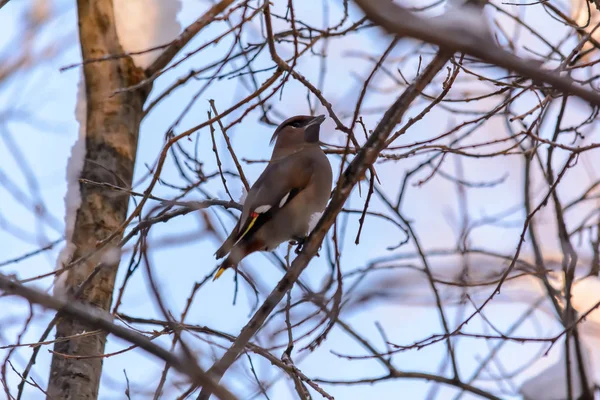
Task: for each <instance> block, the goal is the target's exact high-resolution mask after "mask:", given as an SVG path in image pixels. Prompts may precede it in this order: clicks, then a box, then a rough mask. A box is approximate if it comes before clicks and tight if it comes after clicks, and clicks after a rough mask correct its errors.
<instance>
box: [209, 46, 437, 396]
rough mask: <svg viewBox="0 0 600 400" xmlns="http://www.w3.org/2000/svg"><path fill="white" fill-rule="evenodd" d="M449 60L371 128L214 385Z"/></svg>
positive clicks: (218, 367) (218, 368)
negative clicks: (419, 97)
mask: <svg viewBox="0 0 600 400" xmlns="http://www.w3.org/2000/svg"><path fill="white" fill-rule="evenodd" d="M448 60H449V54H448V53H446V52H443V51H439V52H438V53H437V54H436V56H435V58H434V59H433V60H432V62H431V64H429V66H428V67H427V68H426V69H425V71H423V73H422V74H421V75H419V77H418V78H417V81H415V83H413V84H412V85H410V86H409V87H408V88H406V90H405V91H404V92H403V93H402V95H400V97H399V98H398V99H397V100H396V102H395V103H394V104H393V105H392V106H391V107H390V108H389V109H388V110H387V111H386V113H385V114H384V116H383V118H382V119H381V121H380V122H379V124H378V125H377V127H376V128H375V131H374V132H373V134H372V135H371V136H370V137H369V139H368V140H367V142H366V143H365V145H364V146H363V147H362V148H361V149H360V151H359V152H358V153H357V155H356V157H355V158H354V159H353V160H352V162H351V163H350V165H349V166H348V167H347V168H346V170H345V171H344V173H343V174H342V176H341V177H340V179H339V181H338V184H337V187H336V189H335V191H334V194H333V198H332V199H331V202H330V203H329V206H328V207H327V209H326V210H325V212H324V214H323V216H322V217H321V219H320V220H319V222H318V224H317V226H316V227H315V229H314V230H313V232H312V233H311V234H310V236H309V237H308V238H307V240H306V242H305V243H304V246H303V248H302V251H301V252H300V254H299V255H298V257H296V259H295V260H294V262H293V263H292V265H291V267H290V268H289V269H288V271H287V273H286V274H285V275H284V276H283V278H282V279H281V280H280V281H279V283H278V284H277V286H276V287H275V289H273V291H272V292H271V293H270V294H269V296H268V297H267V299H266V300H265V302H264V303H263V304H262V305H261V306H260V308H259V309H258V310H257V311H256V313H255V314H254V315H253V316H252V318H251V319H250V321H249V322H248V323H247V324H246V326H245V327H244V328H243V329H242V331H241V332H240V334H239V336H238V337H237V339H236V340H235V342H234V343H233V345H232V346H231V347H230V348H229V349H228V350H227V352H225V354H224V355H223V357H222V358H221V359H220V360H219V361H217V362H216V363H215V364H214V365H213V366H212V367H211V368H210V370H209V371H208V372H209V373H211V374H212V376H213V378H214V379H215V381H219V380H220V379H221V377H222V376H223V375H224V374H225V371H227V369H228V368H229V367H230V366H231V364H233V362H234V361H235V360H236V358H237V357H238V356H239V355H240V353H241V352H242V351H243V350H244V348H245V347H246V345H247V344H248V342H249V341H250V339H251V338H252V337H253V336H254V334H255V333H256V332H257V331H258V330H259V329H260V328H261V327H262V325H263V324H264V322H265V320H266V319H267V317H268V316H269V315H270V314H271V312H273V310H274V309H275V307H276V306H277V304H278V303H279V302H280V301H281V299H282V298H283V296H285V294H286V293H287V291H288V290H290V289H291V288H292V286H293V285H294V283H295V282H296V280H297V279H298V277H299V276H300V274H301V273H302V272H303V271H304V269H305V268H306V266H307V265H308V263H309V262H310V260H311V259H312V258H313V257H314V255H315V254H316V253H317V251H318V249H319V247H320V246H321V244H322V242H323V239H324V238H325V235H326V234H327V231H328V230H329V228H330V227H331V225H333V223H334V222H335V219H336V217H337V215H338V214H339V212H340V211H341V210H342V207H343V206H344V203H345V202H346V200H347V199H348V197H349V196H350V193H351V192H352V189H353V188H354V186H355V185H356V183H357V182H358V181H359V180H360V178H361V177H362V176H363V175H364V174H365V171H366V170H367V169H368V168H369V167H370V166H371V165H373V163H374V162H375V160H376V159H377V157H378V155H379V152H380V151H381V150H383V148H384V147H385V144H386V140H387V138H388V137H389V136H390V134H391V133H392V130H393V129H394V127H395V126H396V125H397V124H398V123H399V122H400V120H401V119H402V116H403V115H404V113H405V112H406V110H407V109H408V108H409V106H410V104H411V103H412V102H413V101H414V100H415V99H416V97H417V96H418V95H419V94H420V93H421V91H422V90H423V89H424V88H425V87H426V86H427V85H428V84H429V82H431V80H432V79H433V78H434V77H435V75H436V74H437V73H438V71H440V70H441V69H442V68H443V67H444V65H445V64H446V62H447V61H448ZM210 394H211V393H210V388H206V387H205V388H203V389H202V392H201V393H200V396H199V397H198V399H199V400H208V398H209V397H210Z"/></svg>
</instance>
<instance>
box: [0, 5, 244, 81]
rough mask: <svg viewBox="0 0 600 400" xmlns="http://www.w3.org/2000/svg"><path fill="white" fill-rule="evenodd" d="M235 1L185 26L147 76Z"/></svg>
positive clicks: (169, 59) (174, 54)
mask: <svg viewBox="0 0 600 400" xmlns="http://www.w3.org/2000/svg"><path fill="white" fill-rule="evenodd" d="M0 1H2V0H0ZM233 2H234V0H221V1H220V2H219V3H217V4H215V5H214V6H212V7H211V8H210V9H209V10H208V11H207V12H205V13H204V15H202V16H201V17H200V18H198V19H197V20H196V21H195V22H194V23H193V24H191V25H190V26H188V27H187V28H185V29H184V30H183V32H181V35H179V37H178V38H177V39H175V40H174V41H173V42H172V43H171V44H170V45H169V47H167V48H166V49H165V51H163V52H162V53H161V54H160V56H158V58H157V59H156V60H154V62H153V63H152V64H151V65H150V66H149V67H148V68H146V70H145V71H144V73H145V74H146V76H148V77H150V76H152V75H154V74H156V73H157V72H158V71H160V70H161V69H163V68H164V67H166V66H167V65H168V64H169V63H170V62H171V60H172V59H173V57H175V56H176V55H177V53H179V51H180V50H181V49H183V48H184V47H185V45H186V44H188V42H189V41H190V40H192V39H193V37H194V36H196V34H197V33H198V32H200V31H201V30H202V29H204V28H205V27H206V26H207V25H208V24H210V23H211V22H212V21H213V20H214V18H215V17H216V16H217V15H219V14H220V13H222V12H223V11H224V10H225V9H226V8H227V7H229V5H230V4H231V3H233Z"/></svg>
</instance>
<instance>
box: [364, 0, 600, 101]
mask: <svg viewBox="0 0 600 400" xmlns="http://www.w3.org/2000/svg"><path fill="white" fill-rule="evenodd" d="M355 2H356V4H358V6H359V7H360V8H361V9H362V10H363V12H364V13H365V14H366V15H367V17H368V18H369V19H370V20H371V21H373V22H374V23H376V24H377V25H379V26H381V27H382V28H383V29H385V30H386V31H387V32H389V33H392V34H396V35H402V36H410V37H413V38H416V39H420V40H423V41H425V42H428V43H432V44H436V45H438V46H440V48H441V49H446V50H449V51H453V52H454V51H461V52H464V53H466V54H469V55H472V56H475V57H477V58H480V59H481V60H483V61H486V62H489V63H491V64H494V65H497V66H498V67H502V68H506V69H508V70H512V71H515V72H517V73H519V74H520V75H522V76H525V77H527V78H530V79H532V80H533V81H534V82H543V83H546V84H549V85H551V86H552V87H554V88H555V89H557V90H559V91H561V92H564V93H568V94H572V95H575V96H577V97H580V98H582V99H584V100H586V101H588V102H589V103H591V104H593V105H596V106H600V94H598V93H595V92H593V91H590V90H586V89H584V88H582V87H581V86H577V85H575V83H574V82H573V81H572V80H571V79H568V78H565V77H561V76H560V75H558V74H557V73H555V72H553V71H546V70H543V69H540V68H539V67H538V65H537V63H535V62H532V61H525V60H522V59H520V58H519V57H517V56H515V55H514V54H512V53H509V52H507V51H505V50H503V49H501V48H500V47H498V46H497V45H496V44H495V43H494V42H492V40H491V39H489V38H487V37H482V36H480V35H476V34H475V33H474V32H470V31H469V29H468V28H465V27H464V26H459V25H456V24H455V23H452V22H451V21H448V20H444V17H443V16H442V17H439V18H436V19H435V29H432V26H431V25H432V23H433V21H431V20H428V19H427V18H422V17H419V16H418V15H416V14H413V13H411V12H409V11H407V10H405V9H403V8H402V7H399V6H397V5H395V4H394V3H392V2H391V1H386V0H355ZM400 21H401V22H400ZM485 42H488V43H485Z"/></svg>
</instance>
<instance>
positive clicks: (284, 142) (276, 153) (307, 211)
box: [215, 115, 332, 279]
mask: <svg viewBox="0 0 600 400" xmlns="http://www.w3.org/2000/svg"><path fill="white" fill-rule="evenodd" d="M324 120H325V117H324V116H318V117H311V116H304V115H299V116H295V117H292V118H289V119H288V120H286V121H284V122H283V123H281V125H279V127H278V128H277V129H276V130H275V133H274V134H273V137H272V138H271V142H273V141H275V146H274V149H273V153H272V155H271V159H270V161H269V164H268V165H267V167H266V168H265V170H264V171H263V173H262V174H261V175H260V177H259V178H258V179H257V181H256V182H255V183H254V185H252V187H251V188H250V190H249V192H248V196H247V197H246V201H245V202H244V207H243V210H242V215H241V216H240V219H239V221H238V223H237V225H236V226H235V227H234V228H233V230H232V232H231V234H230V235H229V237H228V238H227V239H226V240H225V242H224V243H223V244H222V245H221V247H220V248H219V249H218V250H217V252H216V253H215V255H216V256H217V258H222V257H224V256H225V255H227V254H229V255H228V256H227V258H226V259H225V260H224V261H223V263H222V264H221V267H220V269H219V270H218V272H217V273H216V274H215V279H216V278H218V277H219V276H220V275H221V273H222V272H223V271H224V270H225V269H227V268H230V267H234V266H236V265H237V264H238V263H239V262H240V261H241V260H242V259H243V258H244V257H246V256H247V255H248V254H250V253H253V252H255V251H271V250H274V249H275V248H276V247H277V246H279V244H281V243H283V242H285V241H289V240H301V239H303V238H304V237H306V236H307V235H308V234H309V233H310V232H309V224H310V222H311V218H314V216H315V214H317V215H318V214H319V213H322V212H323V210H324V209H325V206H326V205H327V201H328V199H329V194H330V191H331V184H332V170H331V164H330V163H329V160H328V159H327V156H326V155H325V153H324V152H323V150H322V149H321V147H320V146H319V128H320V125H321V123H322V122H323V121H324Z"/></svg>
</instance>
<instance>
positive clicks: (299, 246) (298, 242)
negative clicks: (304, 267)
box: [291, 238, 306, 254]
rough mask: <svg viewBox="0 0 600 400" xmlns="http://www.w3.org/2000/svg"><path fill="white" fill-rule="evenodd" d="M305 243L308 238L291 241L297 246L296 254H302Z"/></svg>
mask: <svg viewBox="0 0 600 400" xmlns="http://www.w3.org/2000/svg"><path fill="white" fill-rule="evenodd" d="M304 242H306V238H300V239H295V240H292V241H291V243H292V245H294V246H296V249H295V250H294V253H296V254H300V252H301V251H302V248H303V247H304Z"/></svg>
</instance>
